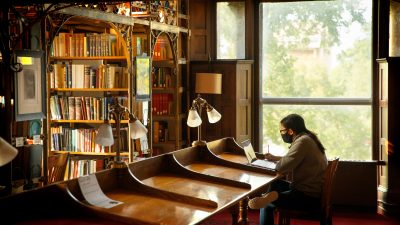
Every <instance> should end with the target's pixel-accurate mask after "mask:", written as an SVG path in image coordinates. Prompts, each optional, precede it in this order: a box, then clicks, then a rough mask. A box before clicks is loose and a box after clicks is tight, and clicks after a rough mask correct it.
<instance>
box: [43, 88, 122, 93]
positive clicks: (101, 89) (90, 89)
mask: <svg viewBox="0 0 400 225" xmlns="http://www.w3.org/2000/svg"><path fill="white" fill-rule="evenodd" d="M50 91H52V92H54V91H58V92H79V91H83V92H85V91H86V92H128V91H129V89H128V88H50Z"/></svg>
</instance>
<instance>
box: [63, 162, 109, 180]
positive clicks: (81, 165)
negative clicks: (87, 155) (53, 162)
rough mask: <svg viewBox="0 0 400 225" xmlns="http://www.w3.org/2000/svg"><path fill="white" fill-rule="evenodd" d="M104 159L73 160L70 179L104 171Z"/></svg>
mask: <svg viewBox="0 0 400 225" xmlns="http://www.w3.org/2000/svg"><path fill="white" fill-rule="evenodd" d="M104 161H105V160H104V159H92V160H71V161H70V162H71V163H70V167H69V179H73V178H77V177H81V176H85V175H89V174H92V173H95V172H97V171H101V170H104V169H105V168H106V167H105V166H106V165H105V164H104ZM107 161H108V160H107Z"/></svg>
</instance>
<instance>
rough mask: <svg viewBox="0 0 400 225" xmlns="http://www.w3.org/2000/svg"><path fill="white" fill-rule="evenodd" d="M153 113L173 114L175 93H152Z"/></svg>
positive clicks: (160, 114)
mask: <svg viewBox="0 0 400 225" xmlns="http://www.w3.org/2000/svg"><path fill="white" fill-rule="evenodd" d="M152 97H153V98H152V108H151V109H152V114H153V115H159V116H162V115H171V114H172V112H173V110H172V106H173V95H172V94H169V93H157V94H153V95H152Z"/></svg>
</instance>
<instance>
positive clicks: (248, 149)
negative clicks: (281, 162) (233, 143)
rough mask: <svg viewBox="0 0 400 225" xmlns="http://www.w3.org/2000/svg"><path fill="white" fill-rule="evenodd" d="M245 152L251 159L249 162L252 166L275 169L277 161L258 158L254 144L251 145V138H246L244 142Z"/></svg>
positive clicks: (248, 158)
mask: <svg viewBox="0 0 400 225" xmlns="http://www.w3.org/2000/svg"><path fill="white" fill-rule="evenodd" d="M242 145H243V149H244V153H245V154H246V158H247V160H248V161H249V164H250V165H252V166H257V167H262V168H265V169H268V170H275V168H276V163H275V162H272V161H268V160H264V159H257V156H256V153H255V152H254V149H253V146H252V145H251V142H250V140H245V141H243V142H242Z"/></svg>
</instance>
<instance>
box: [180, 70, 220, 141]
mask: <svg viewBox="0 0 400 225" xmlns="http://www.w3.org/2000/svg"><path fill="white" fill-rule="evenodd" d="M195 91H196V93H197V98H195V99H193V101H192V107H191V108H190V110H189V113H188V118H187V122H186V123H187V125H188V126H189V127H197V141H194V142H193V143H192V145H193V146H197V145H205V144H206V142H205V141H203V140H201V124H202V120H201V117H200V116H201V112H202V109H203V108H204V107H205V108H206V109H207V117H208V121H209V122H210V123H216V122H218V121H220V120H221V117H222V116H221V114H220V113H219V112H218V111H217V110H215V109H214V108H213V107H212V106H211V105H210V104H208V102H207V101H206V100H205V99H204V98H202V97H201V95H200V94H221V93H222V74H220V73H196V90H195Z"/></svg>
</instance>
